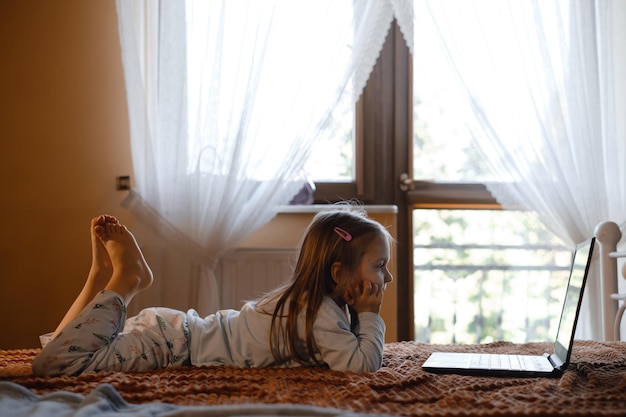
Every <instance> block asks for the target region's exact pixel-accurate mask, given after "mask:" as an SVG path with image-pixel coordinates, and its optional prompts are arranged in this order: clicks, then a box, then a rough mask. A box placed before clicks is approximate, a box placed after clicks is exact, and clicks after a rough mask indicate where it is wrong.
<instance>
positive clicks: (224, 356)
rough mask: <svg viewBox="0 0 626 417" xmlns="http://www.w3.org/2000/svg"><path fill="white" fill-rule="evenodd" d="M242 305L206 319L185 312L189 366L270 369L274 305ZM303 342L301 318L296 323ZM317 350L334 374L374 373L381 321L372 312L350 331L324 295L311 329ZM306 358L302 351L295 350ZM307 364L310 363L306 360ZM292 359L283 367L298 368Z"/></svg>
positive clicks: (380, 345)
mask: <svg viewBox="0 0 626 417" xmlns="http://www.w3.org/2000/svg"><path fill="white" fill-rule="evenodd" d="M259 310H263V311H267V312H263V311H257V307H256V302H254V301H251V302H248V303H246V304H245V305H244V306H243V308H242V309H241V310H222V311H219V312H217V313H216V314H212V315H209V316H207V317H205V318H202V317H199V316H198V314H197V313H196V312H195V311H194V310H189V311H188V312H187V317H188V326H189V335H190V336H189V337H190V341H189V348H190V359H191V364H192V365H218V364H226V365H233V366H245V367H268V366H275V365H276V363H275V362H274V358H273V356H272V352H271V349H270V341H269V335H270V325H271V321H272V314H271V313H272V312H273V310H274V305H273V304H272V303H270V304H269V305H267V306H263V307H260V308H259ZM299 328H300V338H301V339H302V340H304V339H305V338H304V330H303V329H304V316H303V315H302V317H301V318H300V321H299ZM313 335H314V340H315V343H316V346H317V348H318V350H319V353H318V354H317V359H318V360H321V361H322V362H324V363H326V364H327V365H328V366H329V367H330V368H331V369H333V370H339V371H354V372H373V371H376V370H378V369H379V368H380V367H381V365H382V359H383V345H384V335H385V322H384V321H383V319H382V318H381V317H380V316H379V315H378V314H376V313H370V312H366V313H360V314H359V324H358V326H357V327H356V328H355V329H354V331H353V332H352V331H350V321H349V319H348V316H347V314H346V312H345V311H344V310H342V309H341V308H339V306H338V305H337V304H336V303H335V302H334V301H333V300H332V299H331V298H329V297H325V298H324V300H323V302H322V304H321V306H320V309H319V311H318V313H317V317H316V320H315V323H314V325H313ZM300 351H301V352H303V353H304V355H305V357H307V356H308V354H307V351H306V347H305V346H302V349H301V350H300ZM310 364H311V365H315V363H314V362H313V361H312V360H311V361H310ZM298 365H299V363H298V362H296V361H292V362H291V363H287V364H285V365H284V366H298Z"/></svg>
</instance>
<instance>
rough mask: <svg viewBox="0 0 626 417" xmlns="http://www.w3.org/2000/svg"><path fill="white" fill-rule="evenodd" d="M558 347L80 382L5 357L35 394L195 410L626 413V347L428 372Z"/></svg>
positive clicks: (103, 376) (95, 376)
mask: <svg viewBox="0 0 626 417" xmlns="http://www.w3.org/2000/svg"><path fill="white" fill-rule="evenodd" d="M549 349H551V346H550V345H549V344H544V343H531V344H524V345H514V344H511V343H504V342H497V343H492V344H485V345H472V346H467V345H443V346H442V345H428V344H421V343H412V342H399V343H389V344H387V345H386V346H385V357H384V364H383V367H382V369H380V370H379V371H378V372H374V373H366V374H355V373H351V372H335V371H330V370H323V369H308V368H306V369H305V368H290V369H282V368H281V369H241V368H232V367H223V366H211V367H191V368H180V367H179V368H167V369H162V370H157V371H153V372H145V373H120V372H101V373H90V374H86V375H81V376H78V377H55V378H52V377H35V376H33V375H32V374H31V369H30V363H31V361H32V359H33V358H34V357H35V355H36V354H37V353H38V352H39V350H37V349H22V350H9V351H0V380H4V381H11V382H14V383H17V384H20V385H22V386H24V387H26V388H28V389H30V390H31V391H32V392H33V393H35V394H45V393H50V392H54V391H60V390H63V391H71V392H75V393H79V394H87V393H89V392H91V391H92V390H93V389H94V388H95V387H97V386H98V385H100V384H103V383H108V384H111V385H112V386H113V387H114V388H115V389H116V390H117V391H118V392H119V393H120V395H121V396H122V397H123V398H124V399H125V400H126V401H128V402H129V403H145V402H151V401H159V402H166V403H174V404H185V405H218V404H219V405H226V404H281V403H289V404H306V405H312V406H318V407H332V408H338V409H342V410H347V411H352V412H358V413H374V414H396V415H432V416H492V415H508V416H513V415H543V416H545V415H560V416H562V415H576V416H589V415H599V414H602V415H626V343H622V342H607V343H601V342H592V341H576V342H575V344H574V350H573V357H572V361H571V364H570V366H569V369H568V370H567V371H566V372H565V374H564V375H563V376H562V377H561V378H494V377H476V376H459V375H436V374H430V373H427V372H424V371H423V370H422V369H421V368H420V366H421V364H422V363H423V362H424V360H426V358H427V357H428V355H429V354H430V353H431V352H432V351H434V350H445V351H457V352H464V351H476V350H480V351H485V352H505V353H511V352H514V353H528V354H541V353H543V352H544V351H547V350H549Z"/></svg>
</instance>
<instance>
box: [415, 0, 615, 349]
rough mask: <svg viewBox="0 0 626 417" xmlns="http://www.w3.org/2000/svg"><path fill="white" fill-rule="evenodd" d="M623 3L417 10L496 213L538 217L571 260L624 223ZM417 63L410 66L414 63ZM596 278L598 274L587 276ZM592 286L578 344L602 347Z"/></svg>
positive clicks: (482, 0)
mask: <svg viewBox="0 0 626 417" xmlns="http://www.w3.org/2000/svg"><path fill="white" fill-rule="evenodd" d="M625 8H626V3H625V2H623V1H621V0H599V1H592V0H571V1H550V0H549V1H543V0H542V1H539V0H536V1H522V0H476V1H469V0H463V1H452V0H448V1H428V0H416V2H415V22H416V23H415V24H416V25H417V24H422V23H423V24H434V26H433V34H434V36H436V37H437V38H438V39H439V41H440V43H441V47H442V48H444V50H445V52H446V54H447V56H448V58H449V62H450V65H451V66H452V67H453V70H454V73H455V74H456V76H457V79H456V80H450V81H451V82H458V85H459V88H461V89H462V90H463V91H464V93H465V96H466V97H467V99H468V106H469V108H470V109H471V114H472V117H471V118H470V119H468V120H467V125H468V129H471V130H472V132H473V136H474V139H475V143H476V145H477V147H478V148H479V149H480V150H481V152H482V154H483V156H484V158H485V160H486V161H488V165H489V166H488V168H489V170H490V172H491V175H493V176H495V178H497V179H498V180H497V182H495V183H493V184H490V186H489V187H490V191H491V192H492V193H493V194H494V196H496V198H497V199H498V201H499V202H500V203H502V204H503V205H504V207H505V208H511V209H513V208H520V207H521V208H524V209H529V210H534V211H535V212H536V213H538V216H539V218H540V219H541V220H542V222H543V223H544V224H545V225H546V226H547V227H548V228H549V229H551V230H552V231H553V232H554V233H555V234H556V235H557V236H559V237H560V238H561V239H562V240H563V241H564V242H565V243H566V244H568V245H569V246H570V247H571V248H572V249H573V248H574V244H575V243H576V242H580V241H582V240H584V239H587V238H589V237H591V236H593V233H594V228H595V226H596V225H597V224H598V223H600V222H602V221H606V220H612V221H614V222H616V223H618V224H623V222H624V220H625V219H626V211H625V209H624V208H625V207H626V164H625V162H626V128H625V123H626V118H624V115H625V113H626V83H625V81H624V80H625V77H624V74H626V65H625V59H624V53H623V51H624V50H625V48H626V36H625V33H626V32H625V30H624V22H625V21H626V20H625V19H626V13H625ZM416 59H419V57H416ZM595 270H597V268H595ZM600 291H601V286H600V282H599V279H598V278H597V277H592V278H591V280H590V282H589V286H588V288H587V292H586V297H585V301H584V302H585V305H584V311H583V315H582V317H581V322H580V323H579V324H580V325H579V330H580V331H579V337H583V338H588V339H590V338H593V339H600V338H602V334H601V332H602V330H601V329H602V322H601V317H600V311H601V308H600V306H599V305H598V304H599V300H600Z"/></svg>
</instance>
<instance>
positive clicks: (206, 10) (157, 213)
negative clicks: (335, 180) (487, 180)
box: [117, 0, 393, 314]
mask: <svg viewBox="0 0 626 417" xmlns="http://www.w3.org/2000/svg"><path fill="white" fill-rule="evenodd" d="M117 10H118V16H119V30H120V39H121V45H122V56H123V65H124V73H125V79H126V88H127V94H128V111H129V119H130V136H131V143H132V156H133V164H134V178H135V184H136V187H135V189H134V190H133V191H132V192H131V193H130V195H129V197H128V198H127V199H126V201H125V205H126V207H127V208H128V209H130V210H131V211H132V212H133V213H134V214H135V215H136V217H137V218H139V219H142V220H143V221H142V223H143V224H144V225H146V226H148V228H149V229H150V230H149V233H150V234H151V236H153V238H151V239H147V241H148V242H147V243H146V246H149V247H148V248H147V251H148V252H151V255H152V256H151V259H152V260H153V261H154V262H152V265H153V269H155V275H156V276H157V279H156V280H155V285H154V288H153V289H151V291H152V292H151V295H150V297H151V299H150V300H146V301H145V304H152V305H153V304H160V305H166V306H170V307H175V308H195V309H197V310H198V311H199V313H200V314H207V313H209V312H212V311H215V310H216V309H219V308H220V307H221V306H220V300H219V296H218V291H217V288H218V287H217V286H218V285H219V281H220V279H228V277H216V276H215V272H214V271H215V266H216V264H217V261H218V259H219V257H220V256H221V255H223V254H224V253H225V252H227V251H228V250H230V249H231V248H232V247H233V246H234V245H236V244H237V243H238V242H239V241H241V240H242V239H243V238H244V237H246V236H247V235H248V234H250V233H252V232H253V231H254V230H256V229H257V228H259V227H260V226H262V225H263V224H265V223H267V222H268V221H269V220H270V219H271V218H272V217H274V216H275V214H276V211H277V207H278V206H280V205H282V204H286V203H288V202H289V201H290V200H291V198H292V197H293V195H294V194H295V193H296V192H297V191H298V190H299V189H300V188H301V186H302V176H301V171H302V167H303V165H304V162H305V161H306V158H307V156H308V152H309V148H310V146H311V143H312V142H313V141H314V140H315V139H316V137H317V136H318V135H319V134H320V133H321V132H322V131H324V129H327V128H329V126H330V125H331V124H330V123H329V120H330V117H331V112H332V110H333V108H334V107H335V106H336V105H337V103H339V102H342V101H343V100H349V101H351V102H352V103H353V104H354V103H355V100H356V99H357V98H358V96H359V95H360V93H361V91H362V89H363V87H364V85H365V83H366V81H367V79H368V77H369V74H370V72H371V70H372V68H373V66H374V63H375V61H376V59H377V57H378V55H379V53H380V50H381V48H382V44H383V42H384V39H385V37H386V35H387V32H388V29H389V27H390V24H391V22H392V20H393V7H392V5H391V4H390V3H388V2H387V1H380V0H369V1H361V0H359V1H356V2H354V1H351V0H330V1H329V0H300V1H293V0H284V1H280V0H198V1H191V0H188V1H165V0H161V1H159V0H151V1H145V0H118V1H117ZM140 307H141V302H140V303H139V305H138V307H137V308H140Z"/></svg>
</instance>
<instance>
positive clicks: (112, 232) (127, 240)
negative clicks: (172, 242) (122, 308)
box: [94, 221, 152, 304]
mask: <svg viewBox="0 0 626 417" xmlns="http://www.w3.org/2000/svg"><path fill="white" fill-rule="evenodd" d="M94 231H95V233H96V235H97V236H98V238H99V239H100V241H101V242H102V244H103V245H104V248H105V249H106V252H107V254H108V255H109V258H110V260H111V264H112V267H113V275H112V276H111V279H110V281H109V283H108V284H107V285H106V287H105V289H107V290H111V291H115V292H117V293H118V294H119V295H120V296H122V297H123V298H124V300H125V301H126V304H128V303H129V302H130V300H131V299H132V298H133V297H134V296H135V295H137V293H139V292H140V291H142V290H143V289H145V288H148V287H149V286H150V285H151V284H152V271H151V270H150V267H149V266H148V263H147V262H146V260H145V259H144V257H143V253H142V252H141V249H140V248H139V245H138V244H137V241H136V240H135V237H134V236H133V234H132V233H131V232H130V231H129V230H128V229H127V228H126V226H124V225H122V224H120V223H119V222H109V221H107V222H104V224H97V225H96V226H95V228H94Z"/></svg>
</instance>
